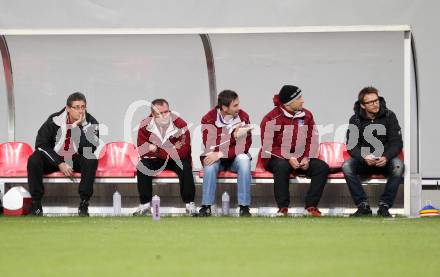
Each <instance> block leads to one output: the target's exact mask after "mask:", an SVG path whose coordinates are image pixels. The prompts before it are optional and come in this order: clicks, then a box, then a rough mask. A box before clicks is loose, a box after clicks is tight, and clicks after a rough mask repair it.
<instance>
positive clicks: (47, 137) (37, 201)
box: [27, 92, 99, 216]
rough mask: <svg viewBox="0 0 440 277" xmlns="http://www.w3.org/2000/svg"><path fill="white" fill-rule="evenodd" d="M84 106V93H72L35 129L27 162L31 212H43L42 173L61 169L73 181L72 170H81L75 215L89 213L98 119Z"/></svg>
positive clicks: (94, 171)
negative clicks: (35, 132) (60, 106)
mask: <svg viewBox="0 0 440 277" xmlns="http://www.w3.org/2000/svg"><path fill="white" fill-rule="evenodd" d="M86 107H87V100H86V97H85V96H84V94H82V93H80V92H75V93H73V94H71V95H69V97H68V98H67V103H66V107H64V108H63V109H62V110H61V111H59V112H57V113H54V114H52V115H51V116H49V118H48V119H47V120H46V122H44V124H43V125H42V126H41V127H40V129H39V130H38V134H37V139H36V142H35V152H34V153H33V154H32V155H31V156H30V157H29V160H28V164H27V171H28V183H29V189H30V193H31V196H32V206H31V211H30V212H31V214H33V215H36V216H42V215H43V208H42V205H41V200H42V198H43V194H44V186H43V175H44V174H49V173H53V172H56V171H61V172H62V173H63V174H64V175H65V176H66V177H69V178H71V179H72V180H73V173H74V172H80V173H81V181H80V183H79V188H78V193H79V195H80V198H81V201H80V204H79V208H78V215H80V216H88V215H89V212H88V206H89V200H90V198H91V197H92V194H93V183H94V180H95V174H96V168H97V167H98V161H97V159H96V156H95V155H94V153H93V152H94V151H95V150H96V148H97V146H98V144H99V129H98V121H96V119H95V118H94V117H93V116H92V115H91V114H89V113H88V112H87V108H86Z"/></svg>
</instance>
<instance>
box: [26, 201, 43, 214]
mask: <svg viewBox="0 0 440 277" xmlns="http://www.w3.org/2000/svg"><path fill="white" fill-rule="evenodd" d="M29 214H30V215H34V216H43V207H42V206H41V203H40V202H32V206H31V209H30V210H29Z"/></svg>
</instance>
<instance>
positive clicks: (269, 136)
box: [260, 85, 329, 216]
mask: <svg viewBox="0 0 440 277" xmlns="http://www.w3.org/2000/svg"><path fill="white" fill-rule="evenodd" d="M273 100H274V104H275V108H274V109H273V110H272V111H270V112H269V113H268V114H267V115H266V116H265V117H264V118H263V120H262V122H261V125H260V127H261V144H262V152H261V158H262V161H263V164H264V167H265V168H266V170H268V171H270V172H272V173H273V175H274V194H275V200H276V202H277V205H278V208H279V210H278V213H277V214H278V215H280V216H286V215H287V214H288V207H289V204H290V193H289V178H290V175H291V174H292V173H299V174H305V175H307V176H308V177H311V183H310V188H309V190H308V192H307V195H306V199H305V208H306V211H307V213H308V214H309V215H311V216H321V212H320V211H319V210H318V208H317V206H318V203H319V200H320V199H321V195H322V192H323V190H324V186H325V184H326V183H327V174H328V171H329V167H328V165H327V164H326V163H325V162H324V161H321V160H319V159H317V158H316V157H317V154H318V148H319V137H318V132H317V129H316V127H315V121H314V119H313V115H312V113H311V112H310V111H309V110H307V109H304V108H303V104H304V99H303V96H302V91H301V89H300V88H298V87H296V86H292V85H285V86H283V87H282V88H281V90H280V92H279V94H277V95H275V96H274V99H273Z"/></svg>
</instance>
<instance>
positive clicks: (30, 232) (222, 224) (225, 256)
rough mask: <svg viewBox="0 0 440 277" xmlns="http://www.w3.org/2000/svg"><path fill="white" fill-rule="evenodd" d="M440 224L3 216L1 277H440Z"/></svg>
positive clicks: (438, 220) (418, 221)
mask: <svg viewBox="0 0 440 277" xmlns="http://www.w3.org/2000/svg"><path fill="white" fill-rule="evenodd" d="M439 227H440V218H428V219H427V218H425V219H406V218H397V219H381V218H368V219H353V218H319V219H315V218H261V217H260V218H259V217H254V218H221V217H214V218H189V217H177V218H162V219H161V220H160V221H159V222H153V221H152V220H151V218H149V217H148V218H132V217H121V218H109V217H107V218H105V217H103V218H101V217H91V218H78V217H59V218H56V217H55V218H54V217H52V218H50V217H43V218H32V217H27V218H11V217H0V236H1V242H0V247H1V248H0V276H209V277H211V276H313V277H318V276H420V277H426V276H438V274H439V271H440V259H439V258H440V236H439V235H440V228H439Z"/></svg>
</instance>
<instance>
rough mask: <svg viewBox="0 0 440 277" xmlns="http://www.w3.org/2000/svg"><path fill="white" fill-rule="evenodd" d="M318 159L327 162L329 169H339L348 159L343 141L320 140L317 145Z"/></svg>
mask: <svg viewBox="0 0 440 277" xmlns="http://www.w3.org/2000/svg"><path fill="white" fill-rule="evenodd" d="M318 159H320V160H323V161H324V162H326V163H327V164H328V166H329V167H330V169H336V170H338V169H339V170H340V169H341V168H342V165H343V164H344V162H345V161H346V160H348V159H350V154H348V151H347V148H346V145H345V143H341V142H322V143H321V144H320V145H319V154H318Z"/></svg>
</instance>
